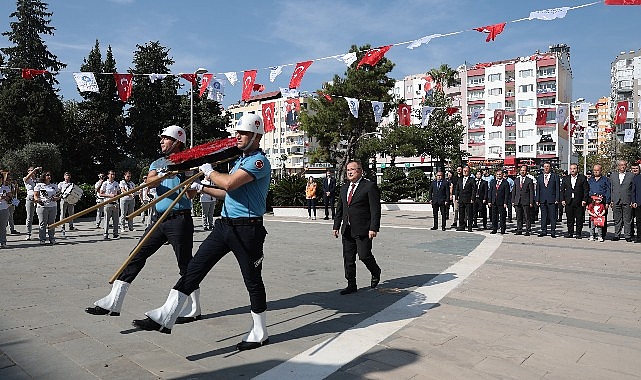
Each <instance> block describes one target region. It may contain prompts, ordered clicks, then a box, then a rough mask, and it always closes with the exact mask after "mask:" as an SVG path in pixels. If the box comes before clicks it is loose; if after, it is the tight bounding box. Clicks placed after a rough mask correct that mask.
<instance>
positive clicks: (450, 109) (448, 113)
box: [445, 107, 458, 116]
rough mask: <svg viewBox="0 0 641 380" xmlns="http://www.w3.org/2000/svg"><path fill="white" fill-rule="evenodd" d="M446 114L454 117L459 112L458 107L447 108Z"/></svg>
mask: <svg viewBox="0 0 641 380" xmlns="http://www.w3.org/2000/svg"><path fill="white" fill-rule="evenodd" d="M445 112H447V116H452V115H454V114H455V113H457V112H458V107H447V108H445Z"/></svg>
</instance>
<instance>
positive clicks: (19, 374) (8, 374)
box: [0, 366, 33, 380]
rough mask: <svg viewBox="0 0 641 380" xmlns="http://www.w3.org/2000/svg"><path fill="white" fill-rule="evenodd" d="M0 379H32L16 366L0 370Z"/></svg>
mask: <svg viewBox="0 0 641 380" xmlns="http://www.w3.org/2000/svg"><path fill="white" fill-rule="evenodd" d="M0 379H11V380H32V379H33V377H32V376H29V374H28V373H27V372H25V371H24V370H23V369H22V368H20V367H18V366H11V367H6V368H0Z"/></svg>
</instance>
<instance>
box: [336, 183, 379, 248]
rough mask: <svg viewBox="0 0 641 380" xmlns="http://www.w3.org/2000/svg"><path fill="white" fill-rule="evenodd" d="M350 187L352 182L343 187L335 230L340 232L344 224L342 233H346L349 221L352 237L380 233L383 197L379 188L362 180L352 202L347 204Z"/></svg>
mask: <svg viewBox="0 0 641 380" xmlns="http://www.w3.org/2000/svg"><path fill="white" fill-rule="evenodd" d="M350 185H351V182H349V181H348V182H346V183H345V184H343V186H341V191H340V201H339V202H338V207H337V208H336V216H335V218H334V229H335V230H338V229H339V228H340V227H341V224H342V226H343V227H342V229H341V233H345V227H347V220H348V219H349V226H350V227H351V228H350V229H351V236H352V237H358V236H361V237H363V236H367V235H368V234H369V231H376V232H378V230H379V229H380V226H381V196H380V193H379V191H378V186H376V184H375V183H374V182H371V181H369V180H367V179H365V178H361V181H360V182H359V183H358V187H356V190H354V194H353V195H352V202H351V203H350V204H347V194H348V192H349V187H350Z"/></svg>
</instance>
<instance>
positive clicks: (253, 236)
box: [132, 114, 271, 351]
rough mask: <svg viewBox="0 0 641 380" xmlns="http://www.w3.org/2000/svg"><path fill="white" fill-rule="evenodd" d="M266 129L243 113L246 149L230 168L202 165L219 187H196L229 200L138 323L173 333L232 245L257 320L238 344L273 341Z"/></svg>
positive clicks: (240, 140)
mask: <svg viewBox="0 0 641 380" xmlns="http://www.w3.org/2000/svg"><path fill="white" fill-rule="evenodd" d="M264 134H265V129H264V126H263V120H262V118H261V117H260V116H258V115H255V114H247V115H244V116H243V117H241V118H240V120H238V123H237V124H236V139H237V146H238V148H239V149H240V150H242V151H243V155H242V156H241V157H240V158H238V160H237V161H236V162H235V164H234V166H233V168H232V169H231V171H230V172H229V174H225V173H220V172H218V171H216V170H214V169H213V168H212V166H211V165H210V164H204V165H201V166H200V171H202V172H203V173H204V174H205V178H206V179H208V180H210V181H211V183H213V184H215V187H209V186H207V187H204V186H203V185H201V184H195V185H194V188H196V189H197V190H198V191H201V192H205V193H207V194H210V195H213V196H214V197H216V198H217V199H221V200H223V201H224V203H223V209H222V212H221V218H219V219H217V220H216V222H215V223H214V228H213V230H212V232H211V233H210V234H209V236H208V237H207V238H206V239H205V241H203V243H202V244H201V245H200V247H199V248H198V252H196V254H195V255H194V258H193V259H192V260H191V262H190V263H189V268H188V269H187V273H186V274H183V276H182V277H181V278H180V280H178V283H176V285H175V286H174V288H173V289H172V290H171V291H170V292H169V297H168V298H167V301H166V302H165V304H164V305H163V306H161V307H160V308H158V309H154V310H151V311H148V312H147V313H145V314H146V315H147V318H146V319H140V320H134V321H133V322H132V324H133V325H134V326H136V327H138V328H141V329H143V330H157V331H160V332H163V333H171V329H172V327H173V325H174V321H175V320H176V317H177V316H178V313H177V312H176V310H180V309H182V307H183V306H182V305H183V304H185V302H187V299H188V298H189V294H192V292H193V291H195V290H196V289H198V286H199V284H200V282H201V281H202V280H203V279H204V278H205V276H206V275H207V273H209V271H210V270H211V269H212V268H213V267H214V265H216V263H217V262H218V261H219V260H220V259H222V258H223V256H225V255H226V254H227V253H229V252H230V251H231V252H233V253H234V256H235V257H236V261H238V265H239V266H240V271H241V273H242V275H243V280H244V282H245V286H246V287H247V291H248V293H249V300H250V305H251V316H252V320H253V326H252V329H251V331H250V332H249V334H247V336H246V337H245V338H243V340H242V341H241V342H240V343H238V344H237V345H236V348H237V349H238V350H239V351H243V350H251V349H254V348H258V347H261V346H263V345H265V344H267V343H269V339H268V336H267V328H266V315H265V314H266V310H267V297H266V294H265V285H264V284H263V279H262V276H261V272H262V268H263V266H262V262H263V243H264V242H265V236H266V235H267V230H265V227H264V226H263V214H264V213H265V207H266V200H267V191H268V190H269V183H270V179H271V167H270V165H269V161H268V160H267V158H266V157H265V154H264V153H263V151H262V150H260V149H259V146H260V139H261V138H262V136H263V135H264Z"/></svg>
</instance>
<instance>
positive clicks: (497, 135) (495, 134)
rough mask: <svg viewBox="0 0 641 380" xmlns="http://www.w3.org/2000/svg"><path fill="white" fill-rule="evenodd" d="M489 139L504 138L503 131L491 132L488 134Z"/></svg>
mask: <svg viewBox="0 0 641 380" xmlns="http://www.w3.org/2000/svg"><path fill="white" fill-rule="evenodd" d="M487 138H488V140H494V139H502V138H503V132H490V133H489V134H488V137H487Z"/></svg>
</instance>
